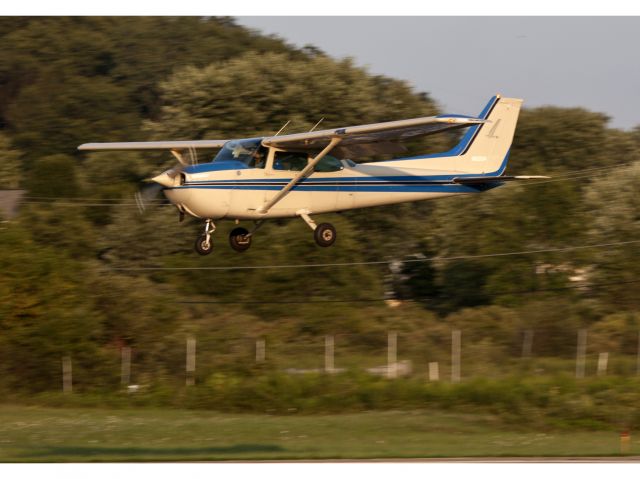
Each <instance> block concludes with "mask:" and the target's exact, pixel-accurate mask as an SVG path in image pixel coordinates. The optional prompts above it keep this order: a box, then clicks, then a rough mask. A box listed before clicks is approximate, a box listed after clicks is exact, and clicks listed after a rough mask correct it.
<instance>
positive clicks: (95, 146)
mask: <svg viewBox="0 0 640 479" xmlns="http://www.w3.org/2000/svg"><path fill="white" fill-rule="evenodd" d="M227 141H228V140H193V141H130V142H120V143H85V144H84V145H80V146H79V147H78V150H81V151H105V150H176V151H180V150H189V149H191V148H222V146H223V145H224V144H225V143H226V142H227Z"/></svg>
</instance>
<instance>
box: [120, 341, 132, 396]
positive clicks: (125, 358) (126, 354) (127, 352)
mask: <svg viewBox="0 0 640 479" xmlns="http://www.w3.org/2000/svg"><path fill="white" fill-rule="evenodd" d="M121 355H122V366H121V368H120V382H121V383H122V385H123V386H124V387H127V386H129V383H130V382H131V348H130V347H128V346H123V347H122V350H121Z"/></svg>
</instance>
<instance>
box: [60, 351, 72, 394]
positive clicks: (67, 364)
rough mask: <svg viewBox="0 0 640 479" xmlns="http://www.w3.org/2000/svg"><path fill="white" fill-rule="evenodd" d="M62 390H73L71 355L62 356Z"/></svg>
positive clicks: (64, 391) (66, 391) (69, 391)
mask: <svg viewBox="0 0 640 479" xmlns="http://www.w3.org/2000/svg"><path fill="white" fill-rule="evenodd" d="M62 392H63V393H71V392H73V371H72V369H71V357H69V356H65V357H63V358H62Z"/></svg>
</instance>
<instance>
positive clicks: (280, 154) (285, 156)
mask: <svg viewBox="0 0 640 479" xmlns="http://www.w3.org/2000/svg"><path fill="white" fill-rule="evenodd" d="M308 163H309V155H308V154H307V153H294V152H291V151H276V156H275V158H274V160H273V169H274V170H286V171H302V170H303V169H304V167H305V166H307V164H308Z"/></svg>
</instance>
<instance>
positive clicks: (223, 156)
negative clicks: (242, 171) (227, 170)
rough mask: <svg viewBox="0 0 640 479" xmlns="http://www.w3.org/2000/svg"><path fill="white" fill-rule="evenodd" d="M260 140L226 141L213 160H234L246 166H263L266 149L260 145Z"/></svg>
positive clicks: (215, 161)
mask: <svg viewBox="0 0 640 479" xmlns="http://www.w3.org/2000/svg"><path fill="white" fill-rule="evenodd" d="M261 141H262V140H261V139H260V138H257V139H250V140H231V141H228V142H227V143H225V144H224V146H223V147H222V149H221V150H220V151H219V152H218V154H217V155H216V157H215V158H214V159H213V162H214V163H217V162H222V161H236V162H240V163H242V164H244V165H245V167H246V168H264V166H265V163H266V159H267V155H266V149H265V148H263V147H261V146H260V143H261Z"/></svg>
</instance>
